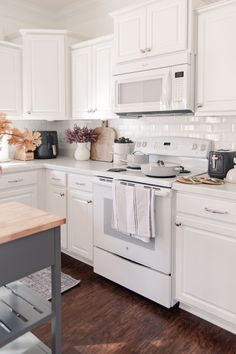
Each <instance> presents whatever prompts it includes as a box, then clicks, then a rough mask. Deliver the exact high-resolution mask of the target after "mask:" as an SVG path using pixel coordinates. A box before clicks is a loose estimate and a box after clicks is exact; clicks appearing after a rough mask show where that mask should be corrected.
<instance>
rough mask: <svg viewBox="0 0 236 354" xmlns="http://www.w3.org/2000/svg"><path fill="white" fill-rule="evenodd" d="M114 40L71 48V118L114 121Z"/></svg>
mask: <svg viewBox="0 0 236 354" xmlns="http://www.w3.org/2000/svg"><path fill="white" fill-rule="evenodd" d="M111 83H112V36H107V37H103V38H100V39H96V40H92V41H87V42H83V43H80V44H77V45H74V46H73V47H72V117H73V118H74V119H78V118H81V119H105V118H106V119H107V118H112V116H113V114H112V104H111V101H112V94H111V92H112V89H111Z"/></svg>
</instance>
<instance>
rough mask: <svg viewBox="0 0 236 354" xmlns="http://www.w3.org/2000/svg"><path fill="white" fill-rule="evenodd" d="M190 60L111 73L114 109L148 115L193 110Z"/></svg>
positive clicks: (125, 113) (125, 112) (117, 112)
mask: <svg viewBox="0 0 236 354" xmlns="http://www.w3.org/2000/svg"><path fill="white" fill-rule="evenodd" d="M191 76H192V75H191V66H190V65H189V64H183V65H176V66H170V67H165V68H160V69H151V70H145V71H139V72H132V73H127V74H121V75H116V76H114V81H115V82H114V85H115V104H114V106H115V107H114V109H115V113H116V114H118V115H127V116H129V115H130V116H132V115H133V116H135V115H137V116H138V115H149V114H155V113H157V114H160V113H190V112H193V110H194V103H193V89H192V79H191Z"/></svg>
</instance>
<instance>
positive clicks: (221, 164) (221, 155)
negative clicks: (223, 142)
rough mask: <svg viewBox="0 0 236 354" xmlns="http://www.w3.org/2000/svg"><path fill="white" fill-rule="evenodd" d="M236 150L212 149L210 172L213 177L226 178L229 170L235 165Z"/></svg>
mask: <svg viewBox="0 0 236 354" xmlns="http://www.w3.org/2000/svg"><path fill="white" fill-rule="evenodd" d="M235 157H236V151H229V150H218V151H210V153H209V164H208V174H209V176H210V177H213V178H220V179H223V178H225V176H226V174H227V172H228V171H229V170H230V169H231V168H233V167H234V158H235Z"/></svg>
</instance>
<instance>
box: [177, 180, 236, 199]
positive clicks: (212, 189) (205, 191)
mask: <svg viewBox="0 0 236 354" xmlns="http://www.w3.org/2000/svg"><path fill="white" fill-rule="evenodd" d="M173 189H174V190H176V191H181V192H186V193H191V194H202V195H204V196H206V197H208V196H209V197H210V196H212V197H216V198H224V199H231V200H235V201H236V184H233V183H227V182H226V183H225V184H223V185H219V186H215V185H209V184H197V185H196V184H195V185H194V184H183V183H179V182H175V183H173Z"/></svg>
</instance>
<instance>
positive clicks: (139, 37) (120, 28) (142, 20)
mask: <svg viewBox="0 0 236 354" xmlns="http://www.w3.org/2000/svg"><path fill="white" fill-rule="evenodd" d="M114 26H115V28H114V32H115V41H114V47H115V60H116V61H117V62H122V61H128V60H133V59H139V58H143V57H144V56H145V53H146V52H145V49H146V8H143V7H142V8H139V9H135V10H131V11H128V12H127V13H126V12H125V13H122V14H121V15H119V16H117V17H116V16H115V22H114Z"/></svg>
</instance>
